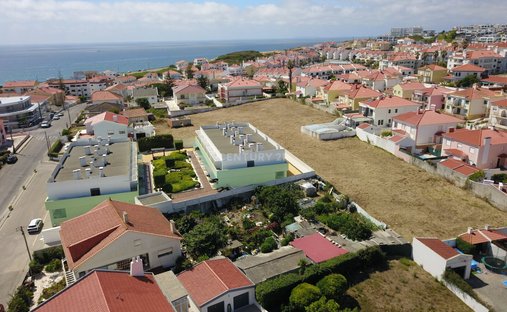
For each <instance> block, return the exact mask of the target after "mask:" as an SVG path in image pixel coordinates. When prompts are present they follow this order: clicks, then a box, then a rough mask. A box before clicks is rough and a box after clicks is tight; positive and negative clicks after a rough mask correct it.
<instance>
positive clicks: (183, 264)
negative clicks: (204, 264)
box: [173, 256, 192, 274]
mask: <svg viewBox="0 0 507 312" xmlns="http://www.w3.org/2000/svg"><path fill="white" fill-rule="evenodd" d="M191 267H192V262H190V260H188V259H187V258H186V257H184V256H180V257H178V259H176V266H175V267H174V269H173V271H174V274H178V273H180V272H182V271H185V270H187V269H190V268H191Z"/></svg>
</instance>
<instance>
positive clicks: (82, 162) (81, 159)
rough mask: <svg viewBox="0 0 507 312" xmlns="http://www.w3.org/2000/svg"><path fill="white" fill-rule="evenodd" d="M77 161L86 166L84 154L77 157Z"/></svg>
mask: <svg viewBox="0 0 507 312" xmlns="http://www.w3.org/2000/svg"><path fill="white" fill-rule="evenodd" d="M79 163H80V164H81V167H86V165H88V164H87V163H86V156H81V157H79Z"/></svg>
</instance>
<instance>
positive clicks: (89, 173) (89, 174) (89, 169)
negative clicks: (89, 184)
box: [85, 168, 92, 178]
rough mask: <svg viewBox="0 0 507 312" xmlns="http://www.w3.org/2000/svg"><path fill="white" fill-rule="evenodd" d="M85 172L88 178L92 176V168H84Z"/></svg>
mask: <svg viewBox="0 0 507 312" xmlns="http://www.w3.org/2000/svg"><path fill="white" fill-rule="evenodd" d="M85 172H86V177H87V178H90V177H91V176H92V168H86V169H85Z"/></svg>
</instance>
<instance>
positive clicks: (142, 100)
mask: <svg viewBox="0 0 507 312" xmlns="http://www.w3.org/2000/svg"><path fill="white" fill-rule="evenodd" d="M136 103H137V105H139V107H142V108H144V109H150V108H151V105H150V102H149V101H148V99H147V98H139V99H136Z"/></svg>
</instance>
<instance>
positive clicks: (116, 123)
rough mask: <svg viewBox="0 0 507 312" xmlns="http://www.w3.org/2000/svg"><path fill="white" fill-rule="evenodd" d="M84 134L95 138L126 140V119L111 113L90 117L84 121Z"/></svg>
mask: <svg viewBox="0 0 507 312" xmlns="http://www.w3.org/2000/svg"><path fill="white" fill-rule="evenodd" d="M84 125H85V126H86V134H88V135H94V136H95V137H101V138H104V139H105V138H111V139H113V140H116V139H126V138H127V137H128V118H127V117H125V116H122V115H118V114H115V113H112V112H104V113H102V114H99V115H96V116H93V117H90V118H88V119H86V120H85V122H84Z"/></svg>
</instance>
